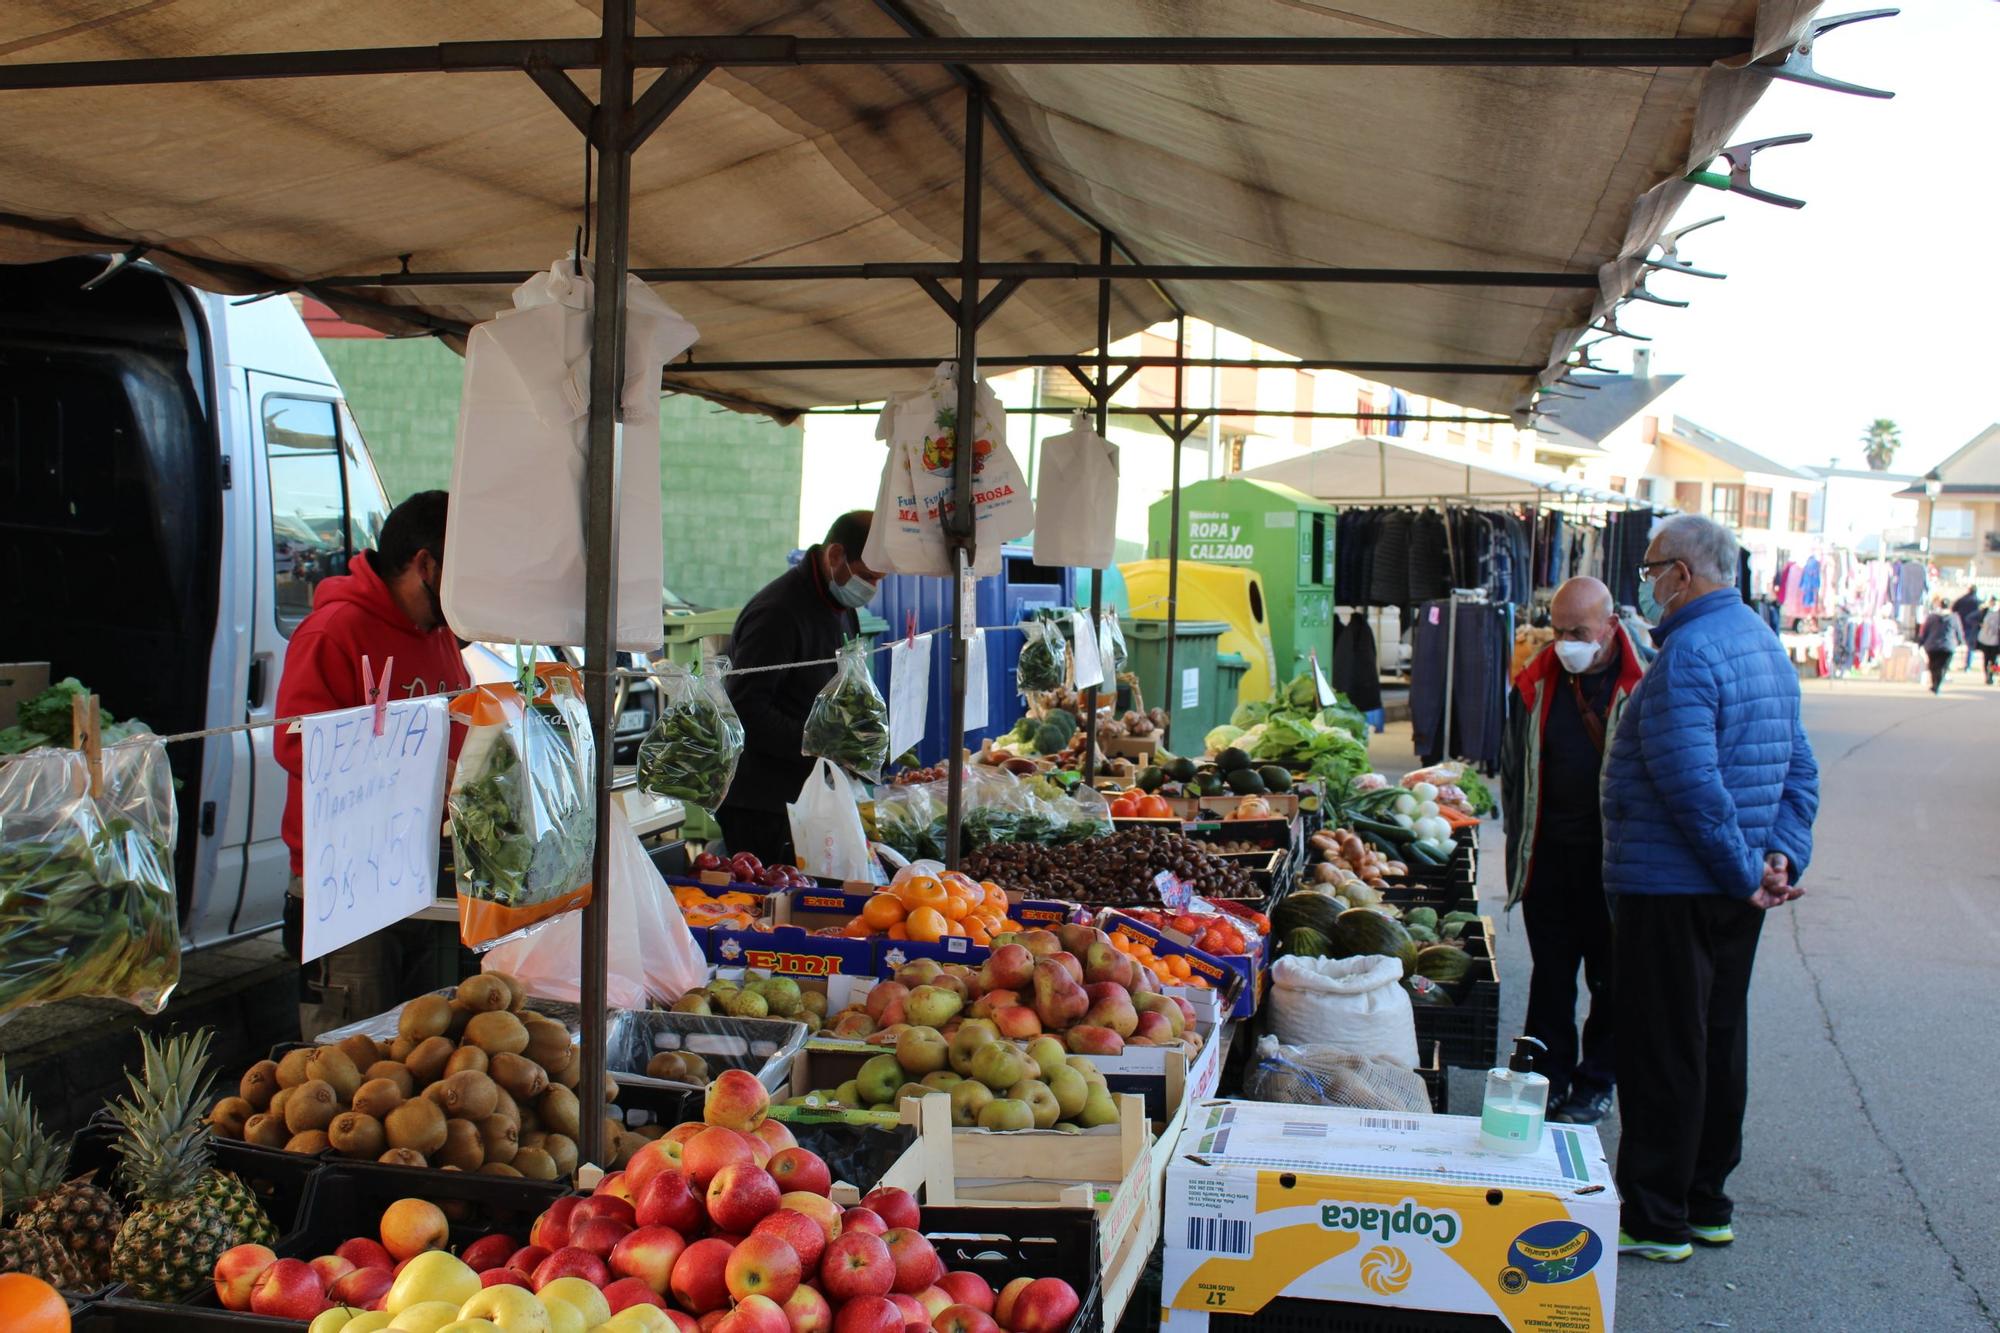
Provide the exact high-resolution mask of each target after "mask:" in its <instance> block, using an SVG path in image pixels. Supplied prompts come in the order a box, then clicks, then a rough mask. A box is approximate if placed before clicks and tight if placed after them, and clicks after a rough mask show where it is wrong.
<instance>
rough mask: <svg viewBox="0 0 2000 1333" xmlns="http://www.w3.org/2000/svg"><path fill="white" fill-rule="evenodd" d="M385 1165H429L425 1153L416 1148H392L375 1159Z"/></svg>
mask: <svg viewBox="0 0 2000 1333" xmlns="http://www.w3.org/2000/svg"><path fill="white" fill-rule="evenodd" d="M375 1160H376V1161H378V1162H380V1163H382V1165H384V1166H429V1165H430V1163H429V1162H428V1161H426V1160H425V1159H424V1155H423V1154H422V1153H420V1152H418V1151H417V1150H416V1149H415V1148H391V1149H389V1151H387V1152H385V1153H383V1154H382V1155H381V1156H380V1157H377V1158H376V1159H375Z"/></svg>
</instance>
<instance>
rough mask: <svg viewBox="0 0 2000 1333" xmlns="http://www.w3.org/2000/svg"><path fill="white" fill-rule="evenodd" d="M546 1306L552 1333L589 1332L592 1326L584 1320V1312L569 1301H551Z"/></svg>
mask: <svg viewBox="0 0 2000 1333" xmlns="http://www.w3.org/2000/svg"><path fill="white" fill-rule="evenodd" d="M544 1308H546V1309H547V1310H548V1312H549V1330H550V1333H589V1331H590V1329H591V1328H592V1325H590V1324H586V1323H584V1322H583V1312H582V1311H580V1310H578V1309H577V1308H576V1307H575V1306H574V1305H571V1304H570V1303H569V1302H568V1301H549V1302H546V1304H545V1306H544Z"/></svg>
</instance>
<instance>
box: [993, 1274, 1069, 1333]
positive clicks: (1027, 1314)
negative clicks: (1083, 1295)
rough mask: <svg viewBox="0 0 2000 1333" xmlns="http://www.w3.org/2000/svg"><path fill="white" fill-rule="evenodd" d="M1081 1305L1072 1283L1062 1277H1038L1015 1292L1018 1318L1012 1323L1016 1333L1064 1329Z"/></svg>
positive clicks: (1058, 1332)
mask: <svg viewBox="0 0 2000 1333" xmlns="http://www.w3.org/2000/svg"><path fill="white" fill-rule="evenodd" d="M1007 1285H1008V1286H1009V1287H1011V1286H1013V1283H1011V1282H1010V1283H1008V1284H1007ZM1081 1305H1082V1302H1081V1301H1080V1300H1078V1299H1077V1295H1076V1288H1074V1287H1072V1286H1070V1284H1069V1283H1067V1282H1065V1281H1063V1280H1062V1279H1061V1278H1059V1277H1038V1278H1036V1279H1035V1280H1034V1281H1032V1282H1030V1283H1029V1284H1028V1285H1027V1286H1025V1287H1023V1288H1022V1289H1021V1291H1020V1294H1019V1295H1017V1296H1015V1298H1014V1304H1013V1306H1012V1309H1011V1313H1012V1314H1013V1316H1014V1320H1013V1322H1012V1323H1011V1324H1009V1325H1008V1327H1009V1328H1011V1329H1013V1331H1014V1333H1063V1330H1064V1329H1066V1328H1068V1327H1069V1325H1070V1321H1071V1320H1073V1319H1075V1318H1076V1312H1077V1309H1078V1307H1079V1306H1081Z"/></svg>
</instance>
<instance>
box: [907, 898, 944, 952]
mask: <svg viewBox="0 0 2000 1333" xmlns="http://www.w3.org/2000/svg"><path fill="white" fill-rule="evenodd" d="M903 924H904V926H905V928H906V929H908V931H909V932H910V934H909V938H911V939H913V940H917V941H920V942H922V943H924V944H936V943H937V942H938V941H939V940H941V939H943V938H944V937H945V933H946V932H947V931H948V930H950V928H951V922H949V921H947V920H945V917H944V913H943V912H940V911H938V910H937V908H935V907H919V908H918V909H917V910H916V911H914V912H912V913H910V919H909V920H908V921H906V922H904V923H903Z"/></svg>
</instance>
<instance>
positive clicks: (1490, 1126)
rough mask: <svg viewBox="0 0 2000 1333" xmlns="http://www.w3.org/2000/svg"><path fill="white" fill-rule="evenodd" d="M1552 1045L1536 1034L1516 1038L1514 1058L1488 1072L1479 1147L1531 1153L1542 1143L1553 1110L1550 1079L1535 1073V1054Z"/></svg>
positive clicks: (1481, 1111) (1544, 1050)
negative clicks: (1535, 1036)
mask: <svg viewBox="0 0 2000 1333" xmlns="http://www.w3.org/2000/svg"><path fill="white" fill-rule="evenodd" d="M1537 1051H1540V1052H1542V1053H1544V1054H1546V1053H1547V1051H1548V1047H1546V1046H1544V1045H1543V1044H1542V1043H1541V1042H1539V1041H1536V1040H1535V1039H1534V1038H1533V1037H1516V1038H1514V1058H1513V1059H1512V1060H1510V1061H1508V1062H1507V1063H1506V1064H1505V1065H1503V1066H1497V1067H1495V1068H1493V1069H1490V1070H1488V1071H1487V1073H1486V1100H1485V1102H1483V1103H1482V1104H1481V1106H1480V1109H1479V1146H1480V1147H1482V1148H1488V1149H1491V1150H1492V1151H1494V1152H1504V1153H1514V1154H1520V1153H1531V1152H1533V1151H1534V1150H1535V1149H1537V1148H1539V1147H1541V1146H1542V1121H1543V1119H1544V1118H1545V1117H1546V1116H1547V1115H1548V1111H1549V1080H1548V1079H1547V1078H1546V1077H1545V1076H1543V1075H1541V1074H1537V1073H1536V1072H1535V1053H1536V1052H1537Z"/></svg>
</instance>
